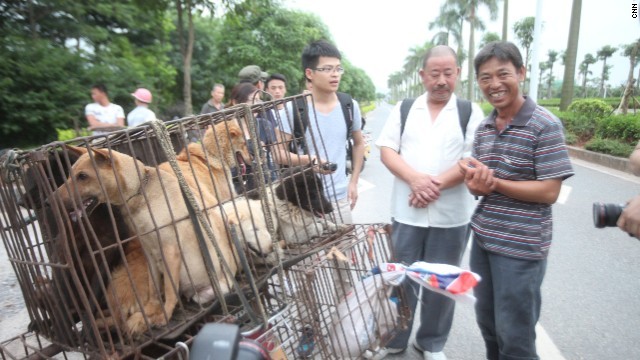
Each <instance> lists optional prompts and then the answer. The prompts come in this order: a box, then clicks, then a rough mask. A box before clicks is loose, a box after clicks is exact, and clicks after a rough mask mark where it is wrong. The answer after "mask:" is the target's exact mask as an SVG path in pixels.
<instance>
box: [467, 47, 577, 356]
mask: <svg viewBox="0 0 640 360" xmlns="http://www.w3.org/2000/svg"><path fill="white" fill-rule="evenodd" d="M474 65H475V71H476V74H477V75H476V80H477V82H478V85H479V87H480V89H481V90H482V93H483V94H484V97H485V98H486V99H487V101H489V102H490V103H491V105H493V107H494V110H493V112H492V113H491V114H490V115H489V116H488V117H487V118H486V119H485V120H484V121H483V122H482V123H481V124H480V126H479V127H478V130H477V131H476V136H475V139H474V144H473V155H472V158H469V159H464V160H461V161H460V162H459V167H460V170H461V171H462V172H463V173H464V174H465V183H466V185H467V187H468V188H469V191H470V192H471V193H472V194H474V195H476V196H482V200H481V201H480V203H479V205H478V207H477V208H476V211H475V213H474V215H473V217H472V220H471V226H472V228H473V231H474V241H473V245H472V248H471V257H470V265H471V270H473V271H474V272H476V273H478V274H479V275H480V276H482V281H481V282H480V283H479V284H478V286H477V287H476V288H475V291H474V293H475V295H476V297H477V299H478V300H477V303H476V320H477V322H478V325H479V327H480V331H481V332H482V336H483V338H484V341H485V345H486V351H487V358H488V359H490V360H493V359H500V360H515V359H518V360H525V359H527V360H528V359H531V360H533V359H539V358H538V355H537V353H536V345H535V326H536V323H537V322H538V318H539V317H540V306H541V295H540V287H541V284H542V279H543V278H544V274H545V270H546V265H547V260H546V259H547V255H548V253H549V247H550V246H551V232H552V218H551V205H552V204H553V203H555V202H556V200H557V198H558V195H559V193H560V187H561V185H562V181H563V180H564V179H566V178H568V177H570V176H572V175H573V169H572V167H571V163H570V160H569V156H568V153H567V150H566V146H565V142H564V136H563V132H562V124H561V123H560V121H559V120H558V119H557V118H556V117H555V116H553V115H552V114H551V113H550V112H549V111H548V110H546V109H544V108H542V107H540V106H538V105H537V104H536V103H535V102H534V101H533V100H532V99H530V98H527V97H525V96H523V95H522V94H521V93H520V91H519V82H521V81H523V80H524V75H525V67H524V65H523V62H522V56H521V55H520V51H519V50H518V48H517V47H516V46H515V45H514V44H512V43H510V42H492V43H489V44H487V45H486V46H485V47H484V48H483V49H482V50H480V52H479V53H478V55H477V56H476V58H475V60H474Z"/></svg>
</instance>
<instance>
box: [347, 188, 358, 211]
mask: <svg viewBox="0 0 640 360" xmlns="http://www.w3.org/2000/svg"><path fill="white" fill-rule="evenodd" d="M347 195H348V196H349V197H348V199H349V205H350V206H351V210H353V208H355V207H356V203H357V202H358V183H356V182H353V181H350V182H349V193H348V194H347Z"/></svg>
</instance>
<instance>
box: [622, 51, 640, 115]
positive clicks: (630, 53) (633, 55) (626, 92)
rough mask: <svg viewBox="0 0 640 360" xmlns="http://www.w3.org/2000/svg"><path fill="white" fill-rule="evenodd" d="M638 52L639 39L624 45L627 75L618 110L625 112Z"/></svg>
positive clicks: (630, 92)
mask: <svg viewBox="0 0 640 360" xmlns="http://www.w3.org/2000/svg"><path fill="white" fill-rule="evenodd" d="M639 53H640V39H638V40H636V41H635V42H633V43H631V44H629V45H627V46H625V47H624V56H626V57H628V58H629V75H627V84H626V86H625V88H624V93H623V95H622V99H621V100H620V105H618V111H620V112H621V113H622V114H625V115H626V114H627V111H628V109H629V99H630V98H631V95H632V94H633V70H634V69H635V67H636V65H637V58H638V54H639Z"/></svg>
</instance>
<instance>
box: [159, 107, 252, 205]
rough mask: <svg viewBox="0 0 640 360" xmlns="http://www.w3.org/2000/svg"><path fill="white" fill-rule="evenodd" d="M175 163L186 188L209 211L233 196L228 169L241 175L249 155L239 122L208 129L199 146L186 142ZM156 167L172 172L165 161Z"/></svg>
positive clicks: (249, 160)
mask: <svg viewBox="0 0 640 360" xmlns="http://www.w3.org/2000/svg"><path fill="white" fill-rule="evenodd" d="M176 160H177V163H178V166H179V167H180V170H181V171H182V173H183V175H184V177H185V180H186V182H187V185H188V186H189V188H191V190H192V191H193V192H194V194H195V195H196V197H199V199H200V200H201V201H202V202H203V204H204V206H205V207H206V208H210V207H212V206H215V205H217V204H218V203H222V202H225V201H227V200H229V199H231V198H232V197H233V196H234V195H235V192H234V190H233V188H234V187H233V183H232V176H231V168H233V167H237V168H238V169H239V170H240V171H239V173H241V174H244V172H246V168H247V166H246V164H247V163H251V154H250V152H249V149H248V147H247V143H246V141H245V138H244V133H243V131H242V129H241V128H240V126H239V125H238V121H237V120H236V119H233V120H228V121H223V122H220V123H218V124H216V125H214V126H213V127H210V128H208V129H207V130H206V131H205V134H204V136H203V138H202V144H198V143H189V144H188V145H187V146H186V147H185V148H184V149H183V150H182V151H181V152H180V153H178V154H177V156H176ZM158 167H159V168H160V169H163V170H165V171H168V172H171V173H172V172H173V169H172V168H171V165H170V164H169V163H168V162H165V163H162V164H160V165H159V166H158Z"/></svg>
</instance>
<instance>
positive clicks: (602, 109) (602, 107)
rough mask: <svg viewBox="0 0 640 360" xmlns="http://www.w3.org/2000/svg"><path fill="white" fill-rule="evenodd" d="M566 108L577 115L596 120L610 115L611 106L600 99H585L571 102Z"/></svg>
mask: <svg viewBox="0 0 640 360" xmlns="http://www.w3.org/2000/svg"><path fill="white" fill-rule="evenodd" d="M568 110H569V111H572V112H573V113H575V114H576V116H577V117H586V118H589V119H594V120H596V121H597V120H601V119H603V118H605V117H606V116H609V115H611V113H612V112H613V107H611V105H609V104H607V103H606V102H604V101H602V100H600V99H586V100H576V101H574V102H572V103H571V105H569V109H568Z"/></svg>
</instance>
